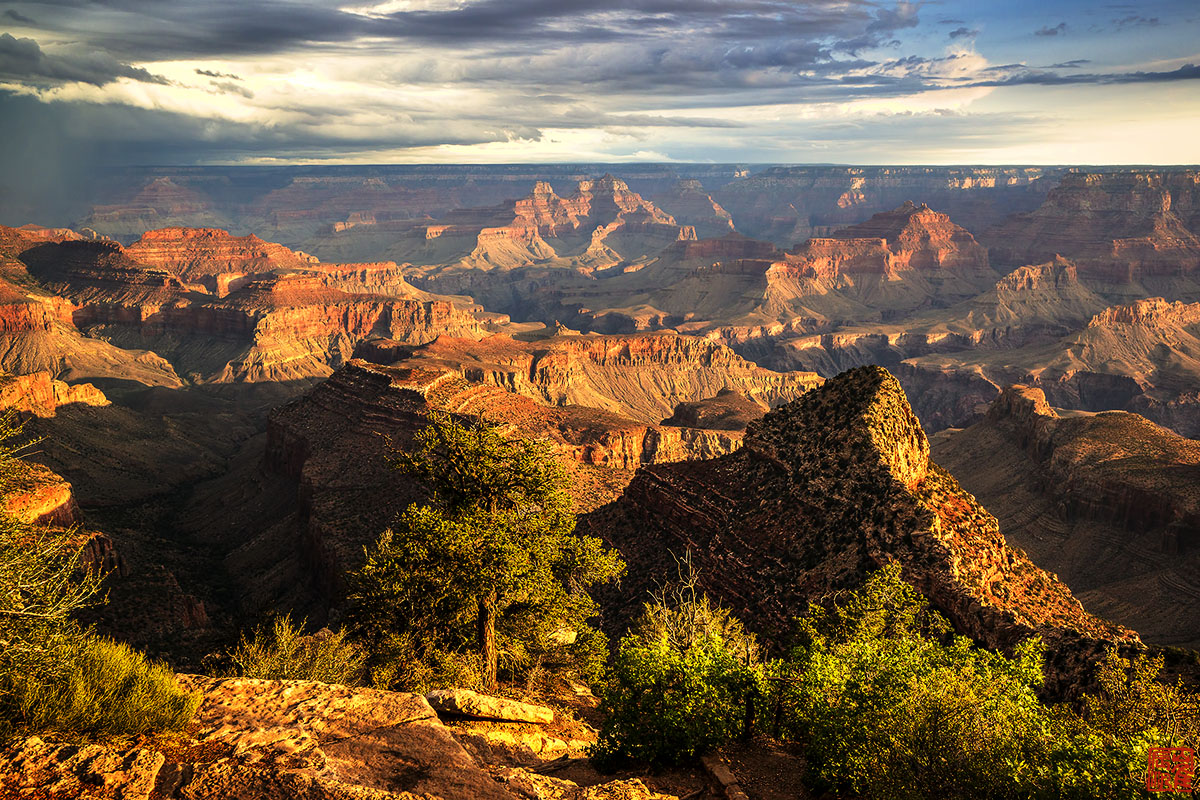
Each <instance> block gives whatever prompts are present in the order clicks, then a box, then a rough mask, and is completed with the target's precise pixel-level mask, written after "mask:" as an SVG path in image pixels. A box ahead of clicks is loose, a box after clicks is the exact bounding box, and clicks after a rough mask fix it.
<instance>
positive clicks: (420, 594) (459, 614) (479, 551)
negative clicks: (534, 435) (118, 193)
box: [349, 414, 624, 688]
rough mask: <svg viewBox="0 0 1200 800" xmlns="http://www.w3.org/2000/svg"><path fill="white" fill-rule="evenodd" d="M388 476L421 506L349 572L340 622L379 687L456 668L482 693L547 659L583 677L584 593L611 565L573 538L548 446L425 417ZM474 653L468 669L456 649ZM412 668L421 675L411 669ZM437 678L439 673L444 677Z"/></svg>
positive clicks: (591, 611)
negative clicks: (401, 481) (416, 484)
mask: <svg viewBox="0 0 1200 800" xmlns="http://www.w3.org/2000/svg"><path fill="white" fill-rule="evenodd" d="M414 445H415V446H414V449H413V450H412V451H411V452H404V453H400V454H398V456H397V459H396V467H397V468H398V469H400V470H403V471H405V472H407V473H409V474H410V475H413V476H414V477H415V478H417V479H418V480H419V481H421V482H422V483H423V484H424V485H425V486H426V487H427V488H428V489H429V490H430V493H431V495H432V499H431V502H429V503H424V504H413V505H412V506H410V507H409V508H408V509H407V510H406V511H405V512H404V513H403V514H402V515H401V516H400V518H399V519H397V520H396V523H395V524H394V525H393V526H392V527H391V528H390V529H389V530H387V531H385V532H384V533H383V534H382V535H381V536H380V538H379V541H378V542H377V543H376V544H375V545H374V546H373V547H371V548H368V550H367V552H366V559H365V563H364V564H363V566H362V568H361V569H359V570H358V571H357V572H355V573H354V574H353V575H352V576H351V580H350V583H351V597H350V600H351V608H350V613H349V620H350V623H351V625H352V626H354V627H355V629H356V630H357V631H358V632H359V634H360V635H361V636H363V637H364V638H366V639H367V640H368V642H369V649H370V651H371V652H372V654H373V660H374V661H375V662H376V664H375V666H376V669H377V670H378V669H380V668H382V669H384V670H387V669H398V672H397V673H394V674H392V675H390V676H389V675H388V674H386V673H378V672H377V674H380V675H383V677H384V680H385V682H387V681H389V680H390V681H391V682H393V683H399V684H409V685H415V684H421V683H423V682H428V681H429V680H431V678H430V675H429V671H430V670H432V671H433V672H437V671H439V670H441V671H442V672H443V673H446V672H447V671H449V672H455V670H457V675H456V677H455V681H456V682H459V683H462V682H471V680H472V678H473V679H474V680H475V681H476V682H478V683H479V684H481V685H483V686H484V687H487V688H491V687H493V686H494V685H495V683H496V680H497V675H498V673H499V670H500V669H501V667H503V668H504V669H505V671H506V672H508V673H510V674H517V673H519V672H522V671H527V670H528V669H531V668H533V667H535V666H537V665H545V664H546V663H547V662H561V663H562V664H565V665H573V666H575V667H576V668H579V669H582V671H584V672H586V671H587V666H586V665H587V662H589V661H593V662H594V661H595V659H596V657H597V656H598V655H599V653H600V650H601V646H602V637H601V635H600V634H599V632H598V631H596V630H595V629H594V628H592V627H591V626H590V625H589V624H588V620H589V619H590V618H591V617H594V616H595V615H596V613H597V606H596V604H595V602H594V601H593V600H592V599H591V597H590V596H589V595H588V594H587V589H588V588H589V587H591V586H593V585H595V584H597V583H600V582H603V581H606V580H610V579H613V578H615V577H617V576H618V575H619V574H620V573H621V571H622V570H623V568H624V565H623V564H622V563H621V560H620V559H619V558H618V557H617V556H616V554H614V553H612V552H611V551H609V550H606V549H605V548H604V547H603V545H602V544H601V542H600V541H599V540H598V539H595V538H593V537H581V536H577V535H575V533H574V527H575V520H574V516H573V515H572V513H571V501H570V497H569V495H568V494H567V491H566V487H567V479H566V476H565V474H564V473H563V470H562V468H561V466H560V465H559V464H558V462H557V461H556V459H555V457H554V455H553V453H552V452H551V450H550V448H549V447H548V445H547V444H546V443H544V442H537V441H531V440H527V439H509V438H507V437H505V436H504V435H503V434H502V433H501V432H500V431H499V430H498V429H497V428H496V427H495V426H493V425H491V424H488V423H487V422H485V421H484V420H481V419H476V420H472V421H470V422H467V423H465V424H464V423H462V422H460V421H459V420H457V419H455V418H453V417H451V416H450V415H446V414H435V415H433V416H431V418H430V424H429V425H428V426H427V427H426V428H425V429H424V430H422V431H421V432H420V433H419V434H418V435H417V437H416V440H415V442H414ZM471 652H474V653H477V654H478V659H477V668H476V669H475V670H473V669H472V665H471V664H470V661H469V660H464V656H465V655H466V654H468V653H471ZM421 670H425V672H422V671H421ZM447 677H448V676H447Z"/></svg>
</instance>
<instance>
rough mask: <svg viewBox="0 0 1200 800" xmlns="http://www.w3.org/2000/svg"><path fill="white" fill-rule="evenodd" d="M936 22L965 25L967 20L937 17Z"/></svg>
mask: <svg viewBox="0 0 1200 800" xmlns="http://www.w3.org/2000/svg"><path fill="white" fill-rule="evenodd" d="M937 24H938V25H966V24H967V21H966V20H965V19H953V18H947V17H942V18H941V19H939V20H938V21H937Z"/></svg>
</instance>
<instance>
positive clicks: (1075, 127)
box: [0, 0, 1200, 169]
mask: <svg viewBox="0 0 1200 800" xmlns="http://www.w3.org/2000/svg"><path fill="white" fill-rule="evenodd" d="M0 142H6V144H5V145H4V146H3V147H2V148H0V149H2V150H3V154H2V155H0V168H4V167H6V166H14V168H15V165H17V164H20V163H24V164H28V163H30V162H31V161H38V162H45V161H47V160H49V161H54V162H56V163H62V164H63V165H66V166H64V167H63V169H69V168H73V167H72V166H71V165H75V164H79V163H82V162H84V161H86V162H87V163H89V164H131V163H132V164H193V163H219V164H229V163H260V164H261V163H293V162H305V163H314V162H328V163H338V162H342V163H411V162H457V163H483V162H529V161H535V162H536V161H543V162H549V161H625V160H640V161H667V160H679V161H722V162H729V161H732V162H788V163H793V162H795V163H799V162H814V163H822V162H834V163H871V164H881V163H883V164H888V163H892V164H904V163H930V164H938V163H1075V164H1084V163H1088V164H1111V163H1124V164H1132V163H1197V162H1200V2H1197V0H1140V2H1132V3H1106V2H1104V0H1003V1H1001V0H914V1H913V2H893V1H892V0H887V1H885V2H869V1H868V0H791V1H788V2H785V1H784V0H604V2H599V0H347V1H346V2H345V3H342V4H338V3H334V2H315V1H312V2H309V1H306V0H93V1H89V0H42V2H8V3H5V2H4V0H0Z"/></svg>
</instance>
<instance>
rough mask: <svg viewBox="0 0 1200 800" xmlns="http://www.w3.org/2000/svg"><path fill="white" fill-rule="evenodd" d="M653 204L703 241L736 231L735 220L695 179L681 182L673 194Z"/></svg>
mask: <svg viewBox="0 0 1200 800" xmlns="http://www.w3.org/2000/svg"><path fill="white" fill-rule="evenodd" d="M654 203H655V205H657V206H658V207H659V208H661V209H662V210H663V211H665V212H666V213H668V214H670V215H671V216H672V217H674V218H675V219H676V220H678V221H679V223H680V224H682V225H690V226H691V227H692V228H693V229H694V230H695V231H696V235H697V236H700V237H701V238H715V237H718V236H724V235H726V234H728V233H730V232H731V231H733V230H734V226H733V217H732V216H730V214H729V212H728V211H726V210H725V209H724V208H722V207H721V204H720V203H718V202H717V201H716V200H714V199H713V197H712V195H711V194H710V193H709V192H707V191H705V189H704V184H702V183H701V182H700V181H698V180H695V179H689V180H682V181H679V183H677V184H675V186H673V187H672V188H671V191H669V192H664V193H661V194H657V195H655V196H654Z"/></svg>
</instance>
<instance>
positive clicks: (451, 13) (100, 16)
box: [48, 0, 919, 61]
mask: <svg viewBox="0 0 1200 800" xmlns="http://www.w3.org/2000/svg"><path fill="white" fill-rule="evenodd" d="M56 5H57V6H58V7H59V8H63V9H66V8H71V9H72V13H69V14H67V13H62V14H56V15H55V18H54V22H53V23H52V24H50V23H48V24H50V28H49V29H50V30H53V31H54V32H56V33H59V34H62V35H64V36H78V37H81V38H86V39H87V40H88V41H91V42H94V43H95V44H97V45H98V46H100V47H103V48H104V49H105V50H107V51H108V52H112V53H115V54H117V55H118V56H121V57H125V58H127V59H128V60H135V61H147V60H154V59H159V58H162V59H166V58H184V57H205V56H208V57H216V56H223V55H244V54H252V53H278V52H286V51H289V50H292V49H294V48H298V47H301V46H312V45H331V46H336V45H341V44H346V43H350V42H354V41H356V40H359V39H363V38H369V39H372V40H376V41H385V42H392V43H396V44H403V43H413V44H414V45H417V44H420V43H428V42H437V43H440V44H442V45H453V46H460V47H466V46H475V45H480V44H489V45H492V46H496V47H514V48H517V49H523V50H530V49H535V48H540V47H544V46H545V45H546V43H548V42H549V43H552V44H554V45H557V46H563V45H577V44H582V43H604V42H617V41H621V42H631V41H639V40H657V41H660V42H665V43H669V42H670V41H676V42H678V41H680V40H681V39H686V38H690V37H700V38H706V39H710V40H713V41H715V42H717V43H718V44H719V45H721V46H729V45H731V44H735V43H743V44H753V43H754V42H755V41H757V40H760V39H762V38H768V39H776V40H779V39H787V40H802V41H807V42H816V41H822V40H828V41H834V42H837V41H846V42H859V41H860V40H861V39H862V38H863V37H866V39H867V40H869V42H870V43H871V44H879V43H882V42H885V41H887V40H888V39H889V38H891V36H892V34H894V33H895V32H896V31H897V30H901V29H905V28H912V27H914V26H916V25H917V24H918V16H917V14H918V10H919V4H918V3H916V2H904V0H900V2H896V3H895V4H894V5H890V4H889V5H881V4H879V3H878V2H873V1H872V0H806V2H793V0H609V1H608V2H605V1H604V0H472V1H469V2H466V3H464V4H462V5H460V6H458V7H453V8H447V9H438V10H428V9H426V10H411V11H397V12H394V13H390V14H359V13H352V12H350V11H347V10H344V9H340V8H336V7H330V6H326V5H321V4H315V3H309V2H300V1H299V0H255V1H253V2H249V1H247V0H206V1H205V2H197V1H196V0H171V2H151V1H150V0H57V2H56ZM860 46H862V45H860Z"/></svg>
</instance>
